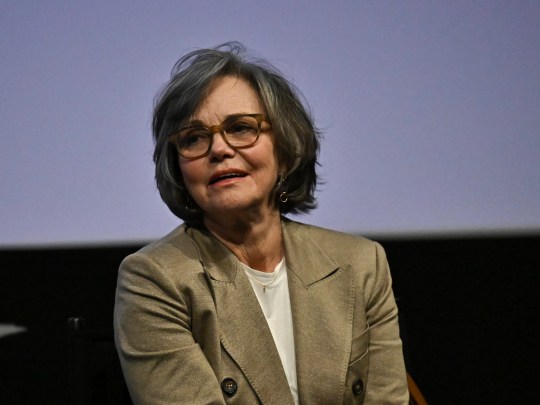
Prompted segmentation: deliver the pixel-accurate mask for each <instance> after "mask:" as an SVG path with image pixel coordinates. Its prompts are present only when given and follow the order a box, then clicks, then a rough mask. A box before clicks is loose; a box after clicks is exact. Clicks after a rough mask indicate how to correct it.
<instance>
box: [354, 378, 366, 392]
mask: <svg viewBox="0 0 540 405" xmlns="http://www.w3.org/2000/svg"><path fill="white" fill-rule="evenodd" d="M363 391H364V383H363V382H362V380H361V379H360V378H357V379H356V380H354V382H353V383H352V392H353V394H354V395H360V394H362V392H363Z"/></svg>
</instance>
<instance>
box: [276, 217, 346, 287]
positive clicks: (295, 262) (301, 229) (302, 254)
mask: <svg viewBox="0 0 540 405" xmlns="http://www.w3.org/2000/svg"><path fill="white" fill-rule="evenodd" d="M305 227H306V225H301V224H299V223H297V222H293V221H290V220H288V219H286V218H284V219H283V220H282V229H283V241H284V244H285V256H286V261H287V268H288V269H289V271H291V272H293V273H294V274H295V275H296V276H297V277H298V279H299V280H300V281H301V282H302V284H304V286H306V287H309V286H310V285H312V284H314V283H316V282H317V281H320V280H322V279H324V278H325V277H327V276H328V275H330V274H332V273H333V272H334V271H335V270H336V269H337V268H338V267H339V266H338V264H337V263H336V262H335V261H334V260H333V259H332V258H331V257H330V256H328V254H327V253H326V252H325V251H324V250H322V249H321V248H320V247H319V245H317V244H316V243H315V242H313V241H312V240H311V239H310V238H309V236H308V235H307V233H306V229H305Z"/></svg>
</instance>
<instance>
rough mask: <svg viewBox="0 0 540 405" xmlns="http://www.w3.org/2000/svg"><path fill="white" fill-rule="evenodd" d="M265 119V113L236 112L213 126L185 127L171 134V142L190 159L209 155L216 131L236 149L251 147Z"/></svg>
mask: <svg viewBox="0 0 540 405" xmlns="http://www.w3.org/2000/svg"><path fill="white" fill-rule="evenodd" d="M265 120H266V117H265V115H264V114H235V115H231V116H229V117H227V119H226V120H225V121H223V122H222V123H221V124H218V125H212V126H211V127H203V126H202V125H189V126H187V127H184V128H182V129H180V131H179V132H177V133H175V134H172V135H170V136H169V142H171V143H174V144H175V145H176V149H177V150H178V154H179V155H180V156H182V157H183V158H184V159H188V160H194V159H198V158H201V157H203V156H207V155H208V154H209V153H210V149H211V148H212V142H213V140H214V134H215V133H216V132H219V133H220V134H221V136H222V137H223V139H224V141H225V142H226V143H227V145H229V146H230V147H231V148H233V149H235V150H236V149H244V148H249V147H251V146H253V145H254V144H255V142H257V139H259V135H260V134H261V125H262V122H263V121H265ZM266 129H269V128H265V130H266Z"/></svg>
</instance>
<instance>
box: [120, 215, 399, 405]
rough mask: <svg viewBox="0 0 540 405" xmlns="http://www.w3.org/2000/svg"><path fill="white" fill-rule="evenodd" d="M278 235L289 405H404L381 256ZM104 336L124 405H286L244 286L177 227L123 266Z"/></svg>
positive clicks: (211, 249) (313, 231)
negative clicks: (116, 360)
mask: <svg viewBox="0 0 540 405" xmlns="http://www.w3.org/2000/svg"><path fill="white" fill-rule="evenodd" d="M282 227H283V237H284V244H285V252H286V253H285V254H286V264H287V271H288V280H289V292H290V298H291V308H292V315H293V332H294V341H295V351H296V368H297V377H298V394H299V399H300V403H301V404H407V403H408V391H407V383H406V374H405V368H404V365H403V355H402V349H401V341H400V339H399V331H398V324H397V309H396V305H395V301H394V297H393V294H392V289H391V280H390V273H389V270H388V265H387V261H386V258H385V255H384V251H383V249H382V248H381V247H380V246H379V245H378V244H376V243H374V242H371V241H369V240H367V239H364V238H360V237H357V236H352V235H347V234H343V233H339V232H334V231H329V230H325V229H321V228H317V227H313V226H308V225H303V224H300V223H297V222H293V221H290V220H287V219H283V221H282ZM114 327H115V339H116V345H117V348H118V352H119V356H120V360H121V364H122V368H123V372H124V376H125V379H126V382H127V385H128V388H129V392H130V394H131V397H132V399H133V402H134V403H135V404H152V405H159V404H163V405H168V404H244V405H245V404H277V405H288V404H294V402H293V398H292V395H291V391H290V389H289V385H288V383H287V379H286V377H285V372H284V371H283V367H282V365H281V361H280V358H279V355H278V352H277V349H276V347H275V345H274V341H273V338H272V335H271V332H270V329H269V328H268V324H267V322H266V320H265V318H264V315H263V312H262V310H261V308H260V306H259V303H258V301H257V298H256V296H255V293H254V291H253V289H252V286H251V284H250V281H249V279H248V278H247V276H246V274H245V272H244V270H243V269H242V268H241V266H240V264H239V262H238V260H237V258H236V257H235V256H234V255H233V254H232V253H231V252H230V251H229V250H228V249H226V248H225V247H224V245H222V244H221V243H220V242H219V241H217V239H215V238H214V237H213V236H211V234H210V233H209V232H208V231H206V230H204V229H196V228H192V227H189V226H186V225H182V226H180V227H178V228H177V229H175V230H174V231H173V232H171V233H170V234H169V235H167V236H166V237H164V238H163V239H161V240H159V241H157V242H155V243H152V244H151V245H148V246H146V247H144V248H143V249H142V250H140V251H139V252H137V253H135V254H133V255H130V256H128V257H127V258H126V259H125V260H124V261H123V262H122V264H121V266H120V270H119V275H118V285H117V292H116V304H115V313H114ZM226 379H229V380H226ZM231 379H232V380H231ZM224 380H225V382H228V384H225V383H224ZM222 386H224V388H222ZM227 390H229V391H230V392H229V394H228V393H227V392H226V391H227Z"/></svg>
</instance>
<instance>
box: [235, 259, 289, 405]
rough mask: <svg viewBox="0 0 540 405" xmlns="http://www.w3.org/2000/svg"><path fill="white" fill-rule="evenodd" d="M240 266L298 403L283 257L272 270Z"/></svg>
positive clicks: (287, 289) (287, 285) (285, 268)
mask: <svg viewBox="0 0 540 405" xmlns="http://www.w3.org/2000/svg"><path fill="white" fill-rule="evenodd" d="M242 267H243V268H244V271H245V272H246V275H247V276H248V278H249V281H250V282H251V285H252V287H253V291H255V295H256V296H257V299H258V300H259V304H260V306H261V309H262V311H263V313H264V316H265V318H266V322H267V323H268V326H269V328H270V332H271V333H272V337H273V338H274V343H275V345H276V348H277V351H278V353H279V357H280V358H281V363H282V364H283V369H284V370H285V375H286V376H287V381H288V382H289V387H290V388H291V393H292V396H293V398H294V402H295V403H296V404H297V405H298V403H299V402H298V382H297V379H296V360H295V359H296V358H295V352H294V334H293V323H292V313H291V300H290V296H289V283H288V281H287V267H286V266H285V259H281V261H280V262H279V263H278V265H277V266H276V268H275V269H274V272H273V273H265V272H262V271H258V270H254V269H252V268H251V267H249V266H247V265H245V264H243V263H242ZM264 286H265V287H264Z"/></svg>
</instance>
